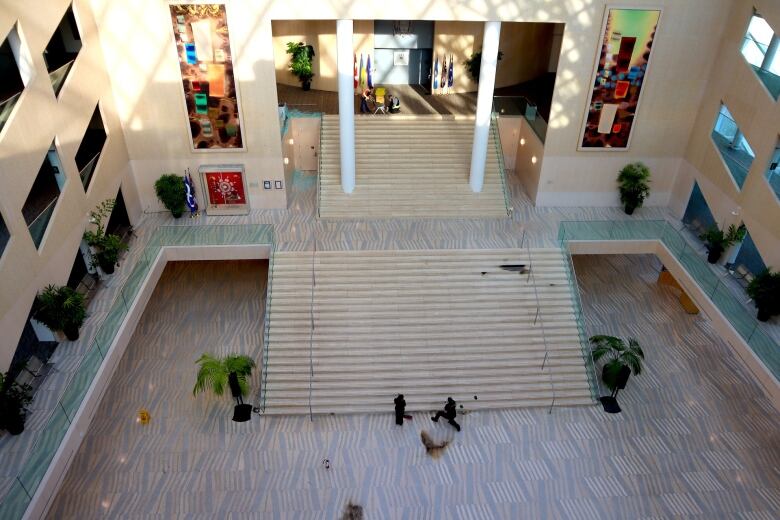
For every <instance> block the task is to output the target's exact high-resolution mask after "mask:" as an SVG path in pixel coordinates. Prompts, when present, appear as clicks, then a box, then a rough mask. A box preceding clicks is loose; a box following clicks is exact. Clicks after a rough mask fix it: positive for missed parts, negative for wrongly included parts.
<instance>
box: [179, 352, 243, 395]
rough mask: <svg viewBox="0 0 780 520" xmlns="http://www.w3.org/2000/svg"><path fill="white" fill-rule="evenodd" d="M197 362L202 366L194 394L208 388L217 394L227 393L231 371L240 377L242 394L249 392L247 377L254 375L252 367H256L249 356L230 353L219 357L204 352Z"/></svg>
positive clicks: (239, 384)
mask: <svg viewBox="0 0 780 520" xmlns="http://www.w3.org/2000/svg"><path fill="white" fill-rule="evenodd" d="M196 363H197V364H198V365H200V368H199V369H198V375H197V378H196V380H195V387H194V388H193V389H192V395H197V394H198V393H200V392H202V391H203V390H205V389H206V388H210V389H211V390H212V391H213V392H214V393H215V394H216V395H218V396H221V395H222V394H223V393H225V388H226V387H228V386H229V382H228V379H229V378H230V374H231V373H232V374H235V376H236V377H237V379H238V386H239V388H240V394H241V395H242V396H245V395H247V394H248V393H249V383H247V380H246V379H247V377H248V376H251V375H252V369H253V368H254V367H255V362H254V360H252V358H250V357H249V356H244V355H240V354H230V355H228V356H225V357H223V358H218V357H215V356H213V355H211V354H203V355H202V356H200V357H199V358H198V360H197V361H196Z"/></svg>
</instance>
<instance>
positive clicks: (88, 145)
mask: <svg viewBox="0 0 780 520" xmlns="http://www.w3.org/2000/svg"><path fill="white" fill-rule="evenodd" d="M105 144H106V130H105V127H104V126H103V118H102V116H101V115H100V105H98V106H96V107H95V111H94V112H93V113H92V119H90V120H89V125H87V130H86V132H84V137H83V138H82V139H81V144H80V145H79V149H78V151H77V152H76V166H77V167H78V169H79V175H80V177H81V183H82V184H83V185H84V191H87V189H88V188H89V183H90V182H91V181H92V175H93V173H94V172H95V167H96V166H97V163H98V160H99V159H100V152H102V151H103V145H105Z"/></svg>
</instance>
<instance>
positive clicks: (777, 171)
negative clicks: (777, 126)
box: [765, 140, 780, 201]
mask: <svg viewBox="0 0 780 520" xmlns="http://www.w3.org/2000/svg"><path fill="white" fill-rule="evenodd" d="M765 175H766V181H767V182H768V183H769V186H770V187H771V188H772V191H774V192H775V197H777V200H778V201H780V140H778V141H777V146H775V151H774V153H773V154H772V159H770V161H769V167H768V168H767V169H766V174H765Z"/></svg>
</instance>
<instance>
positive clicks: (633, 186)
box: [617, 162, 650, 215]
mask: <svg viewBox="0 0 780 520" xmlns="http://www.w3.org/2000/svg"><path fill="white" fill-rule="evenodd" d="M648 179H650V169H649V168H648V167H647V166H645V165H644V164H643V163H641V162H635V163H630V164H627V165H625V166H624V167H623V169H622V170H620V174H618V178H617V182H618V190H619V191H620V203H621V204H623V208H624V209H625V212H626V215H631V214H632V213H634V210H635V209H636V208H641V207H642V204H644V202H645V199H646V198H647V196H648V195H649V194H650V184H649V180H648Z"/></svg>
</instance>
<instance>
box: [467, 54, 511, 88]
mask: <svg viewBox="0 0 780 520" xmlns="http://www.w3.org/2000/svg"><path fill="white" fill-rule="evenodd" d="M503 57H504V53H503V52H501V51H498V56H497V58H498V59H497V60H496V66H498V62H499V61H501V58H503ZM463 66H464V67H466V72H468V74H469V76H471V79H473V80H474V83H479V73H480V72H481V70H482V51H477V52H475V53H473V54H472V55H471V57H470V58H467V59H466V60H465V61H464V62H463Z"/></svg>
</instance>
